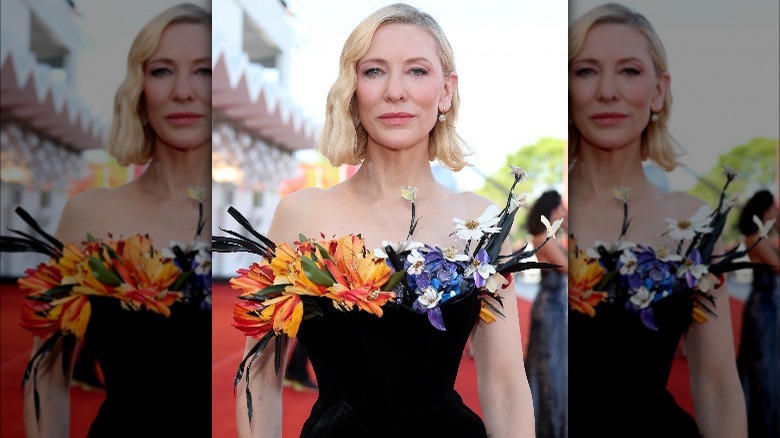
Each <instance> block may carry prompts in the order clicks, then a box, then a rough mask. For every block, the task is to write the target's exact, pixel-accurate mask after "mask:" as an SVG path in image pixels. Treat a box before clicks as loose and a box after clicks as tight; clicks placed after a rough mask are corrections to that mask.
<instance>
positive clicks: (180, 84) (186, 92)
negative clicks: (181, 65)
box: [173, 73, 195, 102]
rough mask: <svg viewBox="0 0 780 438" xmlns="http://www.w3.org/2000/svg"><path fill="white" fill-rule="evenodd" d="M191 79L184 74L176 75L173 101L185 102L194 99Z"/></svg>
mask: <svg viewBox="0 0 780 438" xmlns="http://www.w3.org/2000/svg"><path fill="white" fill-rule="evenodd" d="M194 92H195V90H194V88H193V83H192V77H191V76H190V75H188V74H186V73H179V74H177V75H176V80H175V82H174V84H173V99H174V100H175V101H177V102H187V101H190V100H192V99H193V98H194Z"/></svg>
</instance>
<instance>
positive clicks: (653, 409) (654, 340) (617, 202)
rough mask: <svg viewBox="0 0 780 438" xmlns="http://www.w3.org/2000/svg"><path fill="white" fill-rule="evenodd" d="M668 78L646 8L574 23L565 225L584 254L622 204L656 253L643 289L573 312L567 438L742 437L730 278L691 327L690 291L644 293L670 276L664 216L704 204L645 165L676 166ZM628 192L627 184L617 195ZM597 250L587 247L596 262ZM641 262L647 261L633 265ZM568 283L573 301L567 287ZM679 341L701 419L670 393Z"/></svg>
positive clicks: (629, 271) (629, 238)
mask: <svg viewBox="0 0 780 438" xmlns="http://www.w3.org/2000/svg"><path fill="white" fill-rule="evenodd" d="M669 84H670V74H669V71H668V68H667V63H666V54H665V51H664V47H663V45H662V44H661V41H660V39H659V38H658V35H657V34H656V32H655V30H654V29H653V27H652V25H651V24H650V23H649V22H648V21H647V20H646V19H645V18H644V17H643V16H642V15H640V14H638V13H636V12H634V11H631V10H629V9H628V8H626V7H623V6H621V5H617V4H607V5H603V6H600V7H597V8H595V9H592V10H591V11H589V12H587V13H585V14H584V15H583V16H581V17H579V18H578V19H576V20H575V21H574V22H573V23H572V24H571V25H570V27H569V111H570V117H571V119H570V125H569V126H570V140H569V141H570V146H571V157H570V158H571V161H573V162H574V164H573V166H572V167H571V170H570V172H569V187H570V196H569V199H570V212H571V215H570V218H569V227H570V228H569V231H570V233H571V234H572V235H573V236H574V237H575V239H576V243H577V245H578V246H579V248H581V249H583V250H584V249H585V248H593V247H594V245H596V243H597V242H598V241H601V242H614V241H615V239H616V238H617V237H618V235H620V234H621V228H623V226H624V225H623V224H622V220H623V202H622V201H621V199H622V200H627V201H628V211H629V214H628V218H629V219H630V225H629V226H628V228H627V232H626V233H625V236H624V239H623V240H622V242H621V246H625V247H628V246H630V245H631V244H632V243H633V244H637V245H641V246H634V248H638V250H641V251H642V252H641V254H642V256H643V257H644V256H646V255H648V254H655V256H653V257H655V258H647V259H644V258H643V259H642V260H641V263H653V265H652V266H651V268H647V269H648V270H649V271H648V272H650V275H648V276H647V277H644V279H643V283H641V284H642V286H641V287H638V286H636V285H634V284H633V283H629V285H630V286H628V288H626V286H625V285H622V286H620V287H619V289H620V288H621V287H622V288H624V289H620V290H619V291H618V292H619V293H618V294H617V295H616V296H615V297H613V296H612V295H610V298H609V299H607V300H606V301H605V302H600V303H598V304H597V305H595V306H594V308H595V311H594V313H595V314H594V315H589V314H587V313H585V312H580V311H570V312H569V363H570V364H571V367H569V433H570V435H571V436H601V437H613V436H614V437H617V436H621V437H623V436H631V437H659V436H675V437H688V436H690V437H698V436H700V435H703V436H706V437H744V436H745V434H746V424H745V406H744V398H743V397H742V391H741V389H740V385H739V380H738V378H737V372H736V366H735V359H734V343H733V339H732V330H731V317H730V314H729V304H728V292H727V290H726V286H725V284H724V285H721V286H720V287H717V288H715V289H714V290H712V291H711V294H712V296H713V297H714V302H715V305H716V313H717V317H711V318H710V319H709V321H707V322H706V323H702V324H697V323H694V322H693V318H692V315H693V306H694V301H693V300H692V299H691V295H689V294H688V293H687V292H685V293H682V292H681V293H677V292H676V290H674V289H672V290H669V291H668V295H661V294H660V293H659V294H658V296H657V297H656V298H658V299H656V300H654V301H653V300H652V299H653V296H650V295H643V294H642V290H643V289H642V288H643V287H644V288H645V289H644V291H645V292H647V288H649V287H651V285H654V284H655V283H653V282H662V281H667V280H666V278H668V277H665V274H662V273H663V272H668V271H665V269H667V267H668V266H669V265H668V264H667V263H668V262H669V261H671V260H672V257H673V254H671V253H672V252H674V250H675V248H676V247H677V241H675V240H673V239H672V238H671V236H670V234H668V233H666V232H665V231H666V227H667V222H666V218H674V219H684V218H691V217H692V216H694V213H696V212H697V211H698V210H699V209H700V207H701V206H702V204H703V203H702V201H700V200H698V199H696V198H694V197H692V196H689V195H687V194H684V193H665V192H663V191H661V190H660V189H659V188H658V187H656V186H654V185H653V184H651V183H650V181H649V180H648V178H647V175H646V174H645V172H644V170H643V167H642V163H643V162H644V161H645V160H651V161H653V162H654V163H655V164H657V165H658V166H660V167H661V168H663V169H665V170H667V171H669V170H672V169H673V168H674V167H675V166H676V165H677V158H676V154H675V152H674V150H673V149H672V145H671V141H670V137H669V133H668V131H667V124H668V121H669V117H670V111H671V103H672V96H671V91H670V88H669ZM620 187H628V188H630V191H626V190H625V189H619V190H617V192H615V191H614V190H613V189H614V188H620ZM615 193H617V198H619V199H616V196H615ZM615 247H617V246H615ZM667 250H668V251H667ZM716 253H717V250H716ZM623 254H624V255H629V253H628V252H624V253H623ZM667 254H668V257H667ZM599 256H600V255H599V254H597V253H591V257H592V258H596V257H599ZM601 256H603V254H602V255H601ZM624 262H625V265H623V266H625V269H623V268H621V269H623V271H622V274H621V275H623V274H625V275H633V273H635V272H637V271H636V270H633V267H634V265H632V264H631V260H629V258H626V259H625V260H624ZM572 263H573V262H572V260H570V264H569V272H570V274H571V273H572V271H573V270H572ZM620 263H623V261H621V262H620ZM638 263H639V262H638ZM645 266H650V265H642V266H641V267H638V268H637V269H640V268H641V269H645ZM642 272H644V271H642ZM632 278H633V277H632ZM570 279H571V277H570ZM629 281H630V280H629ZM646 281H650V282H651V283H647V282H646ZM653 287H655V286H653ZM569 288H570V302H571V293H572V292H571V291H572V290H573V285H572V284H571V282H570V285H569ZM637 290H638V291H639V292H636V293H637V294H638V295H633V296H631V299H628V298H627V296H626V295H627V293H628V291H637ZM677 290H679V289H677ZM620 291H623V292H622V293H621V292H620ZM593 296H594V295H592V294H591V295H590V297H591V298H592V297H593ZM643 297H644V298H643ZM647 297H649V300H648V299H645V298H647ZM583 299H588V297H587V296H586V297H583ZM648 315H649V316H648ZM683 335H684V336H683ZM681 338H683V339H684V342H685V347H686V351H687V353H688V365H689V367H690V379H691V396H692V399H693V403H694V406H695V411H696V418H695V420H694V418H692V416H690V415H689V414H688V413H687V412H685V411H684V410H683V409H682V408H681V407H680V406H678V405H677V404H676V402H675V400H674V398H673V397H672V395H671V394H670V393H669V392H668V391H667V390H666V383H667V380H668V377H669V372H670V368H671V365H672V360H673V358H674V354H675V350H676V348H677V345H678V343H679V342H680V339H681Z"/></svg>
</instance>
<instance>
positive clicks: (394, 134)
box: [356, 24, 457, 150]
mask: <svg viewBox="0 0 780 438" xmlns="http://www.w3.org/2000/svg"><path fill="white" fill-rule="evenodd" d="M436 47H437V46H436V41H435V40H434V39H433V37H432V36H431V35H430V34H428V32H426V31H425V30H423V29H421V28H419V27H417V26H413V25H408V24H385V25H382V26H380V27H379V28H378V29H377V30H376V32H374V37H373V39H372V40H371V45H370V46H369V48H368V51H367V52H366V54H365V55H364V56H363V58H361V59H360V60H359V61H358V63H357V77H358V81H357V91H356V95H357V103H358V116H359V117H360V123H361V124H362V125H363V127H364V128H365V130H366V132H367V133H368V144H369V147H372V146H371V145H372V144H373V145H379V146H381V147H385V148H391V149H396V150H401V149H406V148H412V147H415V146H418V147H424V148H426V150H427V147H428V135H429V133H430V132H431V130H432V129H433V127H434V125H435V124H436V123H437V118H438V115H439V112H443V113H446V112H447V111H449V109H450V107H451V102H452V95H453V92H454V90H455V87H456V86H457V76H456V75H455V73H450V74H449V75H448V76H447V77H445V76H444V71H443V68H442V64H441V59H440V58H439V55H438V52H437V49H436Z"/></svg>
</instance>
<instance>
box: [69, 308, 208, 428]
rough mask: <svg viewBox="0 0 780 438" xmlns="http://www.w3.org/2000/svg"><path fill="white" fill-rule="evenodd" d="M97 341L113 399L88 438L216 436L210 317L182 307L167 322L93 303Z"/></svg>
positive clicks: (92, 335)
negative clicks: (214, 434) (213, 434)
mask: <svg viewBox="0 0 780 438" xmlns="http://www.w3.org/2000/svg"><path fill="white" fill-rule="evenodd" d="M90 303H91V306H92V315H91V317H90V320H89V325H88V326H87V332H86V334H85V339H84V342H91V343H92V346H91V348H93V350H94V351H95V355H96V356H97V361H98V363H99V364H100V368H101V371H102V372H103V377H104V379H105V387H106V398H105V401H104V402H103V404H102V405H101V407H100V411H99V413H98V416H97V418H96V419H95V420H94V422H93V423H92V426H91V427H90V430H89V435H88V436H89V437H173V436H187V437H210V436H211V311H210V308H208V309H202V308H201V306H199V305H198V304H194V303H193V304H184V303H175V304H173V305H172V306H171V307H170V309H171V315H170V316H169V317H165V316H163V315H161V314H158V313H154V312H152V311H149V310H146V309H141V310H138V311H133V310H126V309H123V308H122V307H121V304H120V300H118V299H116V298H111V297H90Z"/></svg>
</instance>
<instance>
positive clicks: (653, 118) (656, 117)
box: [650, 113, 658, 123]
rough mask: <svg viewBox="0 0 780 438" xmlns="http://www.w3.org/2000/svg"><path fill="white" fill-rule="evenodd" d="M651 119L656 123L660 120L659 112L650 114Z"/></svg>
mask: <svg viewBox="0 0 780 438" xmlns="http://www.w3.org/2000/svg"><path fill="white" fill-rule="evenodd" d="M650 121H651V122H653V123H655V122H657V121H658V114H656V113H653V115H651V116H650Z"/></svg>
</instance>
